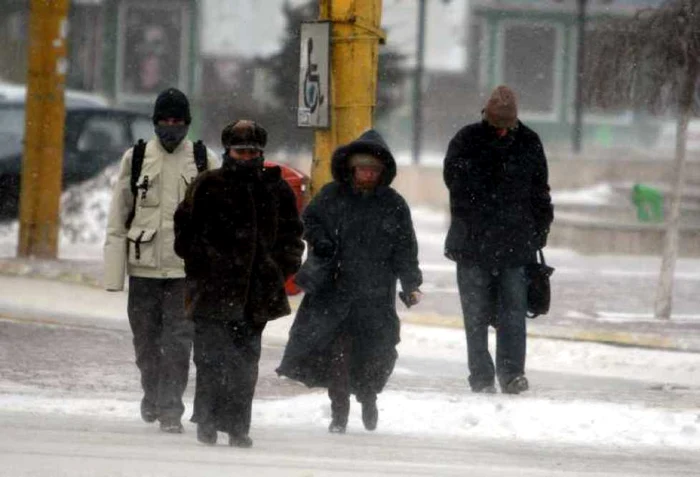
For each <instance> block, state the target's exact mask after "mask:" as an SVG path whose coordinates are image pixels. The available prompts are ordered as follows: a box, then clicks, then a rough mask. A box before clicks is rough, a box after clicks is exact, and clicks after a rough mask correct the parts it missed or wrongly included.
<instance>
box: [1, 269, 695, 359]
mask: <svg viewBox="0 0 700 477" xmlns="http://www.w3.org/2000/svg"><path fill="white" fill-rule="evenodd" d="M55 262H60V260H56V261H42V260H33V259H27V260H21V259H5V260H2V259H0V275H2V276H6V277H18V278H24V279H42V280H49V281H56V282H61V283H66V284H73V285H77V286H86V287H90V288H97V289H101V288H102V285H101V283H100V282H99V280H97V279H95V277H93V276H91V275H90V274H87V273H83V272H81V271H72V270H71V271H67V270H65V269H62V268H60V267H52V265H53V264H54V263H55ZM302 298H303V294H298V295H293V296H290V297H289V302H290V306H291V309H292V314H295V313H296V311H297V309H298V308H299V305H300V303H301V299H302ZM7 311H8V310H5V313H3V314H4V315H6V316H5V319H8V318H9V319H14V320H17V321H21V320H25V321H33V322H36V323H43V324H56V325H58V324H62V323H63V324H65V320H64V319H61V318H57V319H45V318H39V317H36V316H34V317H33V318H34V319H31V318H28V317H26V316H21V315H23V314H22V313H19V314H18V313H16V312H15V313H7ZM125 311H126V310H125ZM32 314H34V313H32ZM7 315H10V316H7ZM18 315H20V316H18ZM399 316H400V319H401V322H402V323H409V324H414V325H422V326H433V327H443V328H453V329H457V328H459V329H462V328H463V326H464V325H463V322H462V317H461V316H450V315H440V314H436V313H413V312H404V313H400V314H399ZM86 320H87V319H86V318H84V317H79V318H76V319H71V320H68V321H69V322H70V324H72V325H73V326H83V323H84V322H85V321H86ZM533 325H534V326H528V331H527V334H528V336H529V337H532V338H543V339H554V340H567V341H579V342H591V343H602V344H609V345H615V346H629V347H637V348H646V349H658V350H668V351H685V352H694V353H700V337H697V338H696V337H694V336H693V335H685V336H683V337H682V338H677V337H671V336H663V335H660V334H653V333H639V332H633V331H619V330H609V329H602V328H596V327H595V324H591V325H590V326H591V329H580V328H571V327H565V326H557V325H550V324H547V323H546V317H545V318H540V319H538V320H537V322H535V323H533ZM533 328H534V329H533Z"/></svg>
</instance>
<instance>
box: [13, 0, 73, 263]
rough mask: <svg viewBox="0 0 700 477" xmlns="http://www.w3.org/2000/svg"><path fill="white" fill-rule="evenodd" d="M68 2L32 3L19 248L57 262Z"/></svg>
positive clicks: (35, 0) (23, 253)
mask: <svg viewBox="0 0 700 477" xmlns="http://www.w3.org/2000/svg"><path fill="white" fill-rule="evenodd" d="M69 3H70V2H69V0H30V7H29V8H30V18H29V74H28V79H27V99H26V103H25V104H26V106H25V108H26V121H25V129H24V138H25V142H24V155H23V159H22V180H21V183H20V213H19V246H18V250H17V254H18V256H20V257H29V256H35V257H41V258H56V255H57V252H58V230H59V207H60V198H61V178H62V175H63V174H62V173H63V129H64V124H65V105H64V99H63V92H64V84H65V75H66V70H67V65H68V63H67V60H66V41H67V38H66V36H67V33H68V25H67V15H68V7H69Z"/></svg>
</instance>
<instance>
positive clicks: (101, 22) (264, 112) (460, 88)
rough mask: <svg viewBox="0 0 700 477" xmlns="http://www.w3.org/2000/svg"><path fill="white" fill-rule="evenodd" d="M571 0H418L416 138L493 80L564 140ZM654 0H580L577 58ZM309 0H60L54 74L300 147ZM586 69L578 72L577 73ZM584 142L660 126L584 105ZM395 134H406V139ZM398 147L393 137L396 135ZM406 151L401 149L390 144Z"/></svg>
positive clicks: (9, 55)
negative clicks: (174, 93) (422, 34)
mask: <svg viewBox="0 0 700 477" xmlns="http://www.w3.org/2000/svg"><path fill="white" fill-rule="evenodd" d="M576 1H577V0H426V7H427V8H426V44H425V51H424V58H425V73H424V79H423V101H422V112H423V122H424V127H423V148H424V151H425V153H424V155H425V157H426V160H428V161H429V160H430V158H431V157H434V158H436V159H437V158H440V156H441V155H442V154H443V153H444V150H445V147H446V143H447V141H448V140H449V138H450V137H451V136H452V135H453V134H454V132H455V131H456V130H457V129H458V128H459V127H460V126H461V125H463V124H465V123H468V122H472V121H475V120H478V119H479V116H480V110H481V107H482V105H483V102H484V100H485V97H486V95H487V94H488V92H489V91H490V90H491V89H492V88H493V87H495V86H496V85H498V84H501V83H506V84H508V85H510V86H511V87H513V88H514V89H515V90H516V91H517V92H518V93H519V97H520V109H521V117H522V119H523V120H524V121H526V122H528V123H529V124H530V125H532V126H533V127H534V128H535V129H537V130H538V132H540V134H541V135H542V137H543V139H544V140H545V142H546V144H547V145H548V147H550V148H551V149H552V150H556V149H557V148H559V149H561V150H562V151H563V150H566V149H567V148H568V147H569V143H570V137H571V134H570V131H571V127H572V121H573V101H574V85H575V81H574V80H575V76H574V75H575V70H576V36H577V33H576V15H575V12H576V8H575V4H576ZM418 3H419V2H418V1H416V0H384V2H383V8H384V11H383V16H382V21H383V26H384V28H385V30H386V31H387V34H388V37H387V44H386V45H384V46H383V47H382V52H383V55H382V58H381V59H380V82H379V103H378V107H377V121H378V127H379V128H380V129H381V130H382V132H383V133H384V134H385V135H386V136H387V138H388V140H389V142H390V143H391V144H397V145H402V144H406V145H408V144H411V140H410V138H411V131H412V128H413V124H412V114H411V107H412V105H411V88H412V85H413V75H412V73H413V70H414V68H415V65H416V37H417V28H418V20H417V16H418ZM660 3H661V0H589V1H588V4H589V8H588V12H589V13H588V16H589V22H588V32H587V37H586V44H587V48H586V51H587V55H586V60H585V61H586V62H590V61H596V51H595V36H596V23H597V22H598V21H599V20H602V19H606V18H610V17H611V16H624V15H632V14H634V12H635V11H637V10H638V9H639V8H643V7H646V6H655V5H658V4H660ZM28 4H29V1H28V0H0V8H1V9H2V11H3V15H2V17H1V18H0V79H4V80H9V81H15V82H20V83H22V82H24V79H25V76H26V69H27V50H26V45H27V41H26V37H27V25H28V15H29V6H28ZM317 4H318V2H317V0H169V1H167V2H166V1H156V0H72V1H71V11H70V18H69V55H70V66H69V72H68V77H67V87H69V88H73V89H84V90H88V91H97V92H101V93H103V94H104V95H105V96H107V97H108V98H110V99H111V100H112V101H113V102H114V103H115V104H117V105H122V106H128V107H131V108H137V109H143V110H145V111H148V110H149V109H150V106H151V103H152V101H153V99H154V97H155V94H156V93H157V92H158V91H159V90H161V89H163V88H164V87H166V86H171V85H172V86H177V87H179V88H181V89H182V90H184V91H186V92H188V93H189V94H190V96H191V98H192V101H193V103H194V107H195V108H198V109H199V114H197V115H196V116H197V117H196V118H195V119H196V123H195V124H194V125H193V133H194V134H196V135H198V136H201V137H203V138H204V139H205V140H207V141H208V142H210V143H213V144H217V143H218V132H219V130H220V128H221V125H222V124H225V123H226V122H227V121H228V120H230V119H231V118H232V117H240V116H255V117H257V118H259V119H260V120H261V121H262V122H264V123H266V124H267V125H268V127H269V128H270V130H271V139H272V144H271V146H272V147H273V148H276V149H280V150H285V151H289V152H294V151H299V150H302V151H308V150H309V149H310V147H311V140H312V135H311V134H310V132H309V131H303V130H297V128H296V122H295V118H296V111H295V106H296V105H295V100H296V95H295V91H296V88H297V81H298V80H297V68H298V56H297V55H298V40H297V37H298V29H299V25H298V23H299V22H300V21H302V20H313V19H315V18H317ZM585 80H586V78H585V75H584V81H585ZM584 108H585V109H584V111H585V115H584V131H583V135H584V139H585V144H586V146H587V147H593V148H602V149H615V148H616V147H619V146H623V147H630V145H632V147H637V148H639V149H645V148H648V147H650V146H651V145H652V144H653V143H655V142H656V141H657V140H658V138H659V137H658V136H659V133H660V131H661V129H662V127H661V126H660V125H659V121H658V120H657V119H654V118H650V117H649V116H648V115H647V114H645V113H641V112H639V113H638V112H635V111H633V110H632V109H631V108H630V107H629V106H628V105H624V104H622V105H615V107H614V108H613V109H609V110H605V111H602V110H598V109H595V108H591V107H585V105H584ZM407 148H408V147H407ZM399 149H400V148H399ZM398 152H399V154H400V155H401V154H405V155H406V156H408V154H409V153H410V151H408V150H406V151H398Z"/></svg>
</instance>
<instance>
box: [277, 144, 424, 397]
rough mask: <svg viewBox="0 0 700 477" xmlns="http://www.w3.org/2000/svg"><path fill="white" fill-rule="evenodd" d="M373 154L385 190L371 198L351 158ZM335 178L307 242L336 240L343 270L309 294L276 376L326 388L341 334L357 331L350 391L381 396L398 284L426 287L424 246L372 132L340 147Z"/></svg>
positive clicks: (313, 215)
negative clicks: (355, 178)
mask: <svg viewBox="0 0 700 477" xmlns="http://www.w3.org/2000/svg"><path fill="white" fill-rule="evenodd" d="M354 153H369V154H372V155H374V156H375V157H378V158H379V159H380V160H381V161H382V162H383V163H384V165H385V169H384V172H383V175H382V177H381V185H380V186H379V187H378V188H377V189H376V190H375V191H373V192H371V193H360V192H358V191H356V190H355V189H354V188H353V187H352V183H351V174H352V172H351V170H350V167H349V165H348V159H349V157H350V156H351V155H352V154H354ZM332 173H333V179H334V181H333V182H331V183H329V184H327V185H326V186H325V187H323V189H321V191H320V192H319V193H318V194H317V195H316V196H315V197H314V199H313V200H312V201H311V203H310V204H309V205H308V207H307V208H306V210H305V211H304V215H303V221H304V237H305V239H306V240H307V242H308V244H309V248H310V250H311V251H312V252H311V253H313V250H314V249H315V248H317V247H319V248H320V246H321V245H323V244H328V243H332V244H333V246H334V247H336V248H337V249H338V256H339V260H340V270H339V274H338V278H337V280H336V281H335V283H334V285H333V286H330V287H328V288H327V289H325V290H323V291H321V292H318V293H317V294H313V295H310V294H307V295H306V296H304V298H303V300H302V303H301V305H300V307H299V310H298V312H297V315H296V318H295V320H294V323H293V325H292V328H291V330H290V335H289V342H288V344H287V347H286V349H285V353H284V357H283V360H282V363H281V364H280V366H279V368H278V369H277V372H278V374H280V375H283V376H287V377H289V378H292V379H295V380H298V381H301V382H303V383H304V384H306V385H308V386H323V387H327V386H328V383H329V371H330V360H331V353H330V345H331V343H332V342H333V341H334V339H335V338H336V337H337V336H338V335H339V334H340V333H341V332H343V331H347V332H349V333H350V334H351V336H352V339H353V347H352V353H351V362H350V388H351V392H357V390H358V388H359V387H363V388H365V389H364V390H367V391H370V392H374V393H377V392H380V391H381V389H382V388H383V387H384V385H385V384H386V380H387V379H388V377H389V375H390V374H391V371H392V370H393V366H394V363H395V360H396V357H397V354H396V350H395V347H396V344H398V342H399V319H398V316H397V314H396V282H397V279H398V280H399V281H400V282H401V286H402V289H403V290H404V291H405V292H408V293H410V292H412V291H415V290H417V289H418V287H419V286H420V285H421V283H422V275H421V271H420V269H419V268H418V245H417V241H416V237H415V232H414V229H413V223H412V220H411V214H410V210H409V208H408V205H407V204H406V202H405V200H404V199H403V198H402V197H401V195H399V194H398V193H397V192H396V191H395V190H393V189H392V188H391V187H390V184H391V182H392V180H393V179H394V177H395V175H396V163H395V161H394V158H393V156H392V155H391V153H390V151H389V149H388V148H387V146H386V144H385V143H384V141H383V140H382V139H381V137H380V136H379V135H378V134H377V133H375V132H374V131H368V132H367V133H365V134H364V135H363V136H361V137H360V138H359V139H358V140H357V141H355V142H352V143H350V144H348V145H346V146H343V147H340V148H339V149H337V150H336V152H335V153H334V155H333V158H332ZM368 363H374V364H373V366H372V367H373V369H368Z"/></svg>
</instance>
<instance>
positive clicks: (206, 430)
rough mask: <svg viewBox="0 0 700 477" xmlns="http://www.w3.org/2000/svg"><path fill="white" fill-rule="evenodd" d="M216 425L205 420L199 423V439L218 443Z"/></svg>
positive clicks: (209, 443) (210, 443) (207, 442)
mask: <svg viewBox="0 0 700 477" xmlns="http://www.w3.org/2000/svg"><path fill="white" fill-rule="evenodd" d="M216 437H217V434H216V425H214V424H211V423H208V422H205V423H199V424H197V440H198V441H199V442H201V443H202V444H208V445H210V446H213V445H214V444H216Z"/></svg>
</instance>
